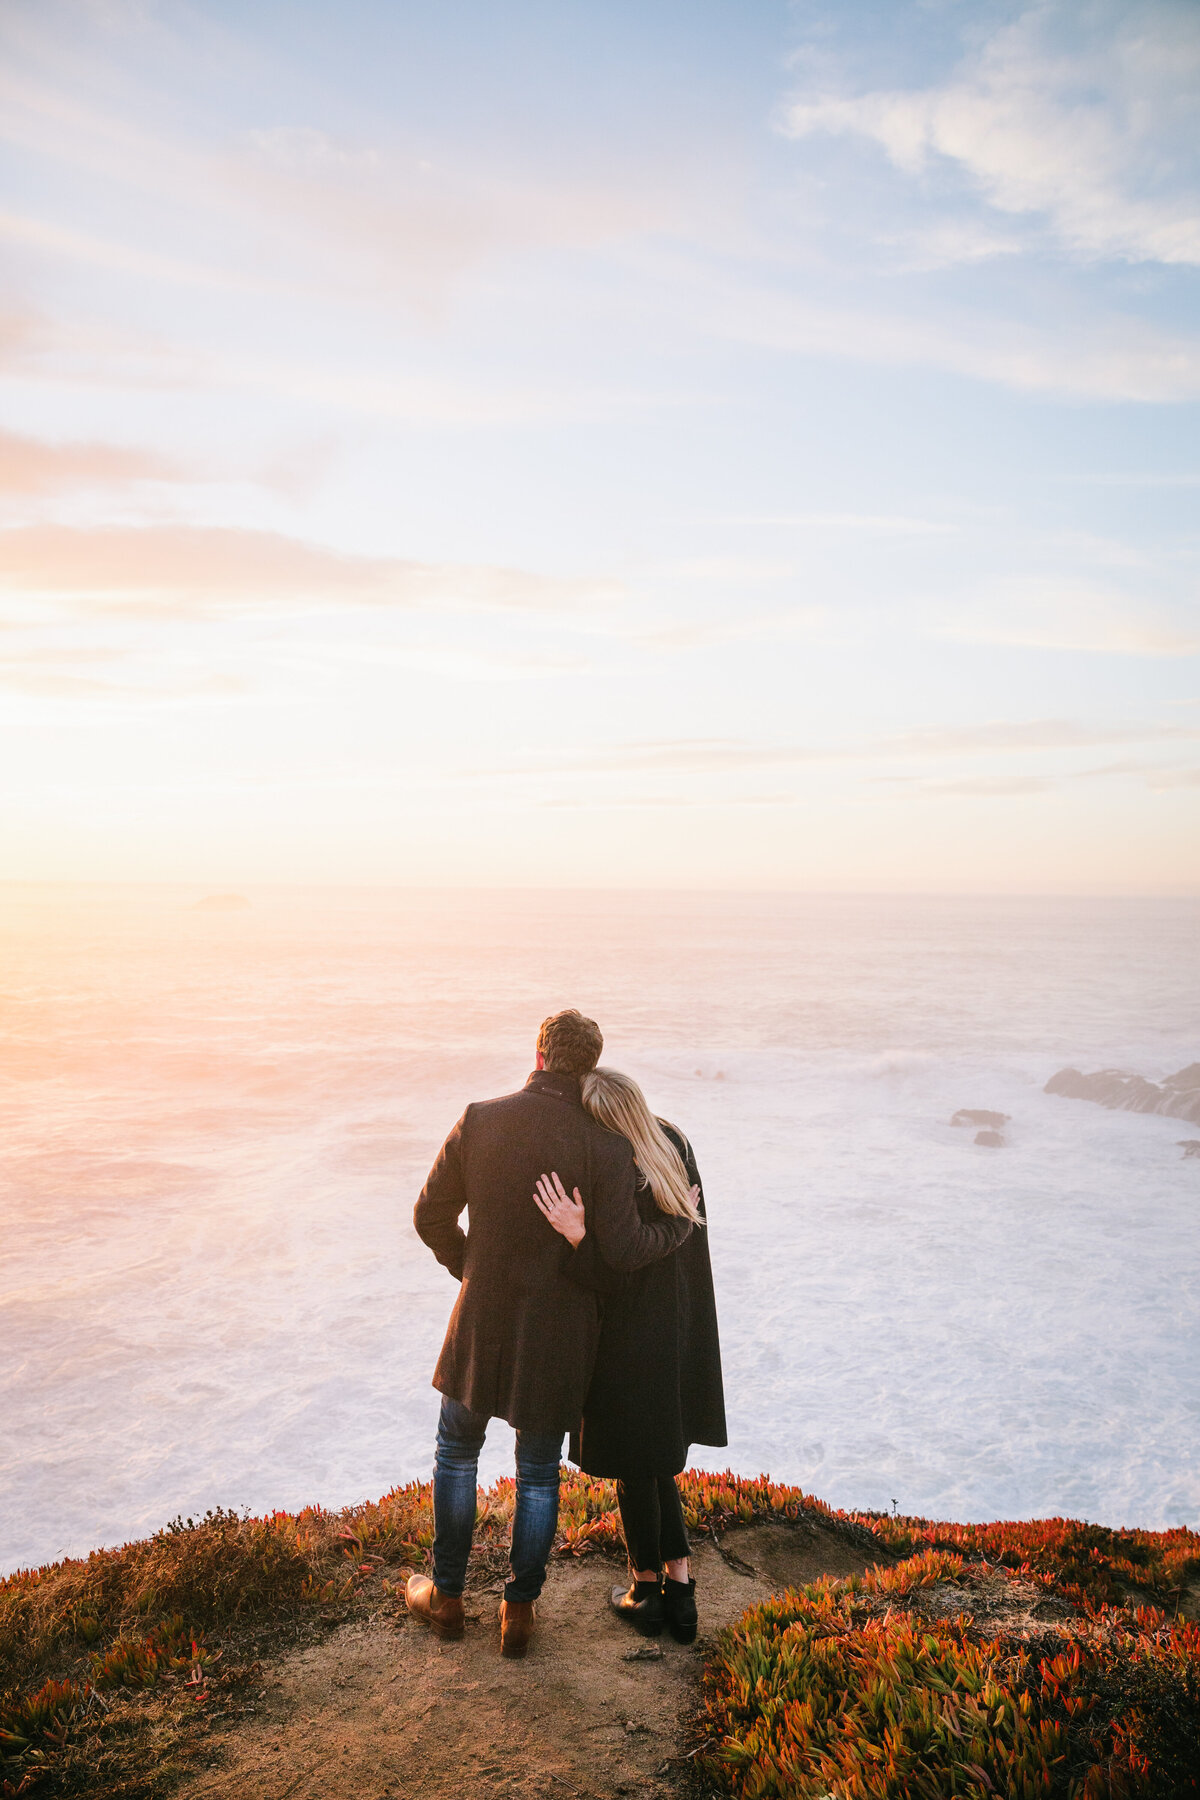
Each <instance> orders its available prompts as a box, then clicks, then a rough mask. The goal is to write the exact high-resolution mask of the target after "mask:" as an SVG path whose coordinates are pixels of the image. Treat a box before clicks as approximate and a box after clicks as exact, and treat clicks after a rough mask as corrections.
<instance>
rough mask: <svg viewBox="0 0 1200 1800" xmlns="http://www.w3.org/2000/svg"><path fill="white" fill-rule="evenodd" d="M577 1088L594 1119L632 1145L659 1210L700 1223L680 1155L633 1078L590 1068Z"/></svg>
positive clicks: (615, 1071)
mask: <svg viewBox="0 0 1200 1800" xmlns="http://www.w3.org/2000/svg"><path fill="white" fill-rule="evenodd" d="M580 1092H581V1094H582V1096H583V1104H584V1105H585V1106H586V1107H587V1109H588V1111H589V1112H590V1113H591V1115H592V1117H593V1118H594V1119H598V1120H599V1121H600V1123H601V1125H607V1127H608V1129H609V1130H610V1131H617V1132H619V1133H620V1134H621V1136H622V1137H626V1138H628V1139H629V1142H630V1143H631V1144H632V1145H633V1156H634V1161H635V1162H636V1163H637V1166H638V1168H639V1169H640V1170H641V1172H642V1174H643V1175H644V1176H645V1177H646V1180H647V1181H648V1183H649V1184H650V1192H651V1193H652V1194H653V1195H654V1198H655V1201H656V1202H657V1205H658V1208H659V1211H660V1212H665V1213H673V1214H674V1215H675V1217H676V1218H679V1219H691V1221H692V1223H693V1224H694V1225H702V1224H703V1223H704V1221H703V1219H702V1218H701V1216H700V1214H699V1213H698V1212H697V1210H696V1207H695V1205H694V1203H693V1201H692V1199H691V1188H690V1185H689V1183H688V1178H687V1170H686V1168H685V1167H684V1164H683V1158H682V1157H681V1156H680V1154H679V1152H678V1150H677V1149H676V1148H675V1146H674V1144H673V1143H672V1142H671V1140H670V1138H669V1137H668V1136H667V1134H666V1132H665V1131H664V1130H663V1128H662V1123H661V1122H660V1121H659V1120H658V1119H656V1118H655V1116H654V1114H653V1113H652V1112H651V1111H650V1108H649V1107H648V1106H647V1105H646V1096H645V1095H644V1094H643V1092H642V1090H641V1088H640V1087H639V1086H638V1084H637V1082H636V1081H634V1079H633V1077H632V1076H631V1075H622V1073H621V1071H620V1070H619V1069H593V1070H592V1071H591V1073H590V1075H585V1076H584V1077H583V1079H582V1081H581V1082H580ZM672 1129H674V1127H672ZM681 1135H682V1134H681Z"/></svg>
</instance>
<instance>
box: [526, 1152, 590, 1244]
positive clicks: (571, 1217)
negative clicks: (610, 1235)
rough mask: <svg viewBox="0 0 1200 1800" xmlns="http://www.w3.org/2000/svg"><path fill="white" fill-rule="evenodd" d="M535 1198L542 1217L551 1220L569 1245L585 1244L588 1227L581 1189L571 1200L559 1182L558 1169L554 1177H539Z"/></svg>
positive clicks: (576, 1191)
mask: <svg viewBox="0 0 1200 1800" xmlns="http://www.w3.org/2000/svg"><path fill="white" fill-rule="evenodd" d="M551 1183H553V1186H551ZM533 1197H534V1199H535V1201H536V1202H537V1205H538V1210H539V1211H540V1212H541V1214H542V1217H543V1218H546V1219H549V1221H550V1223H551V1224H552V1225H553V1227H554V1229H555V1231H557V1232H559V1233H560V1234H561V1235H562V1236H563V1237H565V1238H566V1240H567V1242H568V1244H571V1245H572V1246H575V1245H578V1244H580V1243H582V1242H583V1239H584V1236H585V1234H586V1232H587V1225H586V1223H585V1220H584V1213H583V1200H582V1197H581V1195H580V1192H579V1189H578V1188H576V1189H575V1198H574V1200H572V1199H571V1197H570V1196H569V1194H568V1193H567V1190H566V1188H565V1187H564V1186H563V1184H562V1182H561V1181H560V1180H559V1177H558V1170H557V1169H556V1170H555V1171H554V1173H553V1174H552V1175H540V1176H539V1177H538V1184H537V1192H536V1193H535V1194H534V1196H533Z"/></svg>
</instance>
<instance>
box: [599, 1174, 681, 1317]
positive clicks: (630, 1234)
mask: <svg viewBox="0 0 1200 1800" xmlns="http://www.w3.org/2000/svg"><path fill="white" fill-rule="evenodd" d="M590 1201H591V1203H590V1205H589V1206H588V1232H587V1236H586V1237H585V1238H584V1240H583V1243H582V1244H580V1246H579V1250H577V1251H576V1252H575V1254H576V1256H578V1255H579V1252H580V1251H581V1250H582V1249H583V1248H584V1246H585V1245H586V1243H587V1241H588V1237H593V1238H594V1239H595V1244H594V1247H593V1250H592V1253H591V1254H592V1255H593V1256H595V1255H596V1254H599V1256H600V1257H601V1258H602V1259H603V1261H604V1262H605V1263H607V1265H608V1267H609V1268H610V1269H615V1270H616V1271H617V1272H618V1273H619V1274H622V1275H628V1274H632V1272H633V1270H634V1269H644V1268H645V1267H646V1264H647V1263H652V1262H658V1260H659V1258H660V1257H663V1256H670V1255H671V1253H672V1252H673V1251H675V1250H678V1248H679V1246H680V1244H682V1243H683V1242H684V1240H685V1239H686V1237H687V1235H688V1233H689V1232H690V1231H691V1229H692V1222H691V1220H690V1219H677V1218H675V1217H673V1216H672V1215H671V1214H670V1213H662V1214H660V1215H659V1217H658V1218H657V1219H656V1220H655V1221H654V1223H653V1224H648V1223H647V1222H646V1221H645V1220H644V1219H643V1218H642V1216H641V1214H640V1213H639V1211H638V1204H637V1176H636V1173H635V1170H634V1164H633V1155H632V1153H630V1154H629V1155H628V1156H626V1157H624V1158H623V1159H622V1160H621V1162H620V1163H619V1164H617V1165H616V1166H614V1167H610V1168H609V1169H607V1170H605V1171H604V1174H603V1175H602V1176H601V1178H600V1180H599V1182H598V1183H597V1191H596V1193H595V1194H593V1195H592V1196H590ZM593 1266H594V1265H591V1264H587V1265H584V1264H581V1265H580V1268H581V1273H582V1271H583V1269H584V1268H586V1267H593ZM588 1285H592V1284H591V1283H589V1284H588Z"/></svg>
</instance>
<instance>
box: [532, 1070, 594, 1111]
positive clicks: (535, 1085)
mask: <svg viewBox="0 0 1200 1800" xmlns="http://www.w3.org/2000/svg"><path fill="white" fill-rule="evenodd" d="M525 1086H526V1087H527V1088H531V1089H532V1090H533V1092H534V1093H535V1094H548V1095H549V1096H550V1098H551V1099H552V1100H565V1101H566V1102H567V1104H568V1106H579V1105H581V1104H582V1102H581V1101H580V1098H579V1077H578V1075H567V1074H564V1073H563V1072H562V1071H561V1070H559V1069H535V1070H534V1071H533V1074H532V1075H531V1076H530V1077H529V1079H528V1081H527V1082H526V1083H525Z"/></svg>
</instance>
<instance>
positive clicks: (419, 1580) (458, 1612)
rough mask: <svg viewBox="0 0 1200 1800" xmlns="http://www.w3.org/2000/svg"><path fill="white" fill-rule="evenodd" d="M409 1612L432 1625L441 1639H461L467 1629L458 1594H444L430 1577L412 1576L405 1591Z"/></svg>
mask: <svg viewBox="0 0 1200 1800" xmlns="http://www.w3.org/2000/svg"><path fill="white" fill-rule="evenodd" d="M404 1598H405V1600H406V1601H407V1602H408V1610H409V1612H410V1613H412V1614H413V1616H414V1617H415V1618H418V1619H424V1621H425V1623H426V1624H427V1625H432V1626H433V1629H434V1630H435V1631H436V1633H437V1635H438V1636H439V1637H440V1638H460V1637H461V1636H462V1634H463V1631H464V1629H465V1626H464V1622H463V1621H464V1614H463V1603H462V1601H461V1600H460V1599H459V1597H458V1595H457V1594H443V1593H440V1592H439V1591H438V1589H437V1588H435V1587H434V1585H433V1583H432V1581H430V1579H429V1577H428V1575H410V1576H409V1578H408V1583H407V1585H406V1587H405V1589H404Z"/></svg>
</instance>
